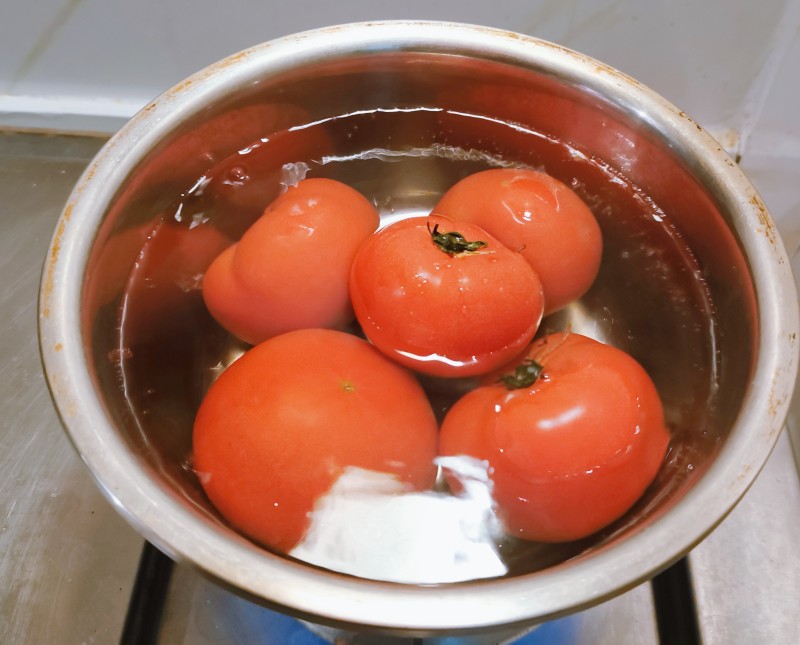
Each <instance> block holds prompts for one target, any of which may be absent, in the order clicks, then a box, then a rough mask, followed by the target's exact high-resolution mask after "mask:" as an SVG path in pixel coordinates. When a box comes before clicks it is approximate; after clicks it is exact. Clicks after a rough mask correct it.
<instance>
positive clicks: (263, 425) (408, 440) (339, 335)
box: [194, 329, 437, 552]
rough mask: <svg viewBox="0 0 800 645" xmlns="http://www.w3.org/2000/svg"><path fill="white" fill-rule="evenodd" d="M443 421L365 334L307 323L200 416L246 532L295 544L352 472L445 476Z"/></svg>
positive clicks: (237, 370) (226, 508)
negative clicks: (440, 440) (441, 471)
mask: <svg viewBox="0 0 800 645" xmlns="http://www.w3.org/2000/svg"><path fill="white" fill-rule="evenodd" d="M436 441H437V426H436V421H435V419H434V416H433V412H432V410H431V407H430V405H429V404H428V401H427V399H426V397H425V394H424V392H423V390H422V388H421V387H420V386H419V384H418V383H417V382H416V380H415V379H414V378H413V376H411V374H410V373H409V372H407V371H406V370H404V369H403V368H401V367H399V366H397V365H395V364H394V363H392V362H391V361H389V360H388V359H386V358H385V357H384V356H383V355H382V354H380V352H378V351H377V350H376V349H375V348H373V347H371V346H370V345H369V344H368V343H366V342H365V341H363V340H361V339H360V338H356V337H355V336H352V335H349V334H346V333H344V332H338V331H333V330H326V329H303V330H299V331H295V332H290V333H287V334H283V335H281V336H277V337H275V338H272V339H270V340H268V341H266V342H264V343H262V344H260V345H258V346H256V347H254V348H253V349H251V350H250V351H248V352H247V353H245V354H244V355H243V356H242V357H241V358H239V359H238V360H237V361H236V362H234V363H233V364H232V365H231V366H230V367H229V368H228V369H227V370H226V371H225V372H223V373H222V375H221V376H220V377H219V379H217V381H216V382H215V383H214V384H213V385H212V386H211V388H210V389H209V391H208V394H207V395H206V397H205V399H204V400H203V403H202V405H201V406H200V409H199V411H198V413H197V417H196V419H195V424H194V464H195V469H196V471H197V473H198V476H199V478H200V481H201V483H202V485H203V488H204V490H205V491H206V493H207V495H208V497H209V499H210V500H211V501H212V503H213V504H214V505H215V506H216V507H217V509H218V510H219V511H220V513H221V514H222V515H223V516H224V517H225V518H226V519H227V520H228V521H230V522H231V524H233V525H234V526H235V527H237V528H238V529H240V530H241V531H242V532H244V533H245V534H247V535H248V536H250V537H252V538H253V539H254V540H257V541H259V542H261V543H263V544H265V545H267V546H270V547H273V548H275V549H278V550H281V551H285V552H288V551H289V550H291V549H292V548H293V547H294V546H295V545H296V544H297V543H298V542H299V541H300V540H301V539H302V537H303V534H304V533H305V531H306V529H307V528H308V525H309V522H310V518H309V513H310V512H311V511H312V509H313V507H314V503H315V502H316V500H317V499H318V498H319V497H320V496H321V495H323V494H324V493H325V492H326V491H328V489H329V488H330V487H331V486H332V485H333V484H334V482H335V481H336V480H337V478H338V477H339V476H340V475H341V474H342V473H343V471H344V470H345V469H346V468H347V467H349V466H353V467H358V468H363V469H367V470H372V471H378V472H383V473H389V474H393V475H395V476H396V477H397V478H398V480H399V481H401V482H402V483H405V484H407V486H408V488H409V489H410V490H412V489H425V488H428V487H430V486H432V484H433V482H434V480H435V474H436V471H435V467H434V465H433V460H434V458H435V456H436Z"/></svg>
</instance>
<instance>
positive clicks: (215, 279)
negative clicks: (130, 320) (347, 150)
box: [203, 179, 379, 344]
mask: <svg viewBox="0 0 800 645" xmlns="http://www.w3.org/2000/svg"><path fill="white" fill-rule="evenodd" d="M378 222H379V217H378V213H377V211H376V210H375V208H374V206H373V205H372V204H371V203H370V202H369V201H367V199H366V198H365V197H364V196H363V195H361V194H360V193H358V192H357V191H356V190H354V189H352V188H350V187H349V186H347V185H345V184H342V183H340V182H338V181H334V180H332V179H306V180H304V181H301V182H299V183H298V184H297V186H292V187H290V188H289V189H288V190H287V191H286V193H284V194H283V195H281V196H280V197H278V199H276V200H275V201H274V202H272V204H270V206H269V207H268V208H267V209H266V211H264V214H263V215H262V216H261V217H260V218H259V219H258V220H257V221H256V222H255V224H253V226H252V227H250V228H249V229H248V230H247V232H246V233H245V234H244V236H243V237H242V239H241V240H240V241H239V242H238V243H237V244H235V245H234V246H232V247H230V248H228V249H227V250H225V251H224V252H223V253H222V254H221V255H220V256H219V257H218V258H217V259H216V260H214V262H213V263H212V265H211V266H210V267H209V269H208V271H207V273H206V275H205V278H204V280H203V297H204V299H205V302H206V306H207V307H208V310H209V311H210V312H211V315H212V316H214V318H216V320H217V321H218V322H219V323H220V324H221V325H222V326H223V327H225V328H226V329H227V330H228V331H230V332H231V333H232V334H234V335H235V336H237V337H239V338H241V339H242V340H244V341H246V342H248V343H251V344H255V343H258V342H261V341H263V340H265V339H267V338H270V337H272V336H275V335H277V334H281V333H284V332H287V331H291V330H294V329H301V328H306V327H331V328H337V327H344V326H345V325H347V324H348V323H349V322H351V321H352V319H353V312H352V309H351V307H350V301H349V297H348V277H349V275H350V265H351V263H352V261H353V257H354V256H355V253H356V250H357V249H358V247H359V245H360V244H361V242H362V241H363V240H364V239H365V238H366V237H368V236H369V235H370V234H371V233H372V232H373V231H375V229H376V228H377V227H378Z"/></svg>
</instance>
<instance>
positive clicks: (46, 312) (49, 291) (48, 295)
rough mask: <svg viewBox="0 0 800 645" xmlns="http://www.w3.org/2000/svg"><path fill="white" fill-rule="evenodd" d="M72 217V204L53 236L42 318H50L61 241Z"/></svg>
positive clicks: (66, 210)
mask: <svg viewBox="0 0 800 645" xmlns="http://www.w3.org/2000/svg"><path fill="white" fill-rule="evenodd" d="M71 216H72V203H69V204H67V205H66V206H65V207H64V212H63V213H62V214H61V217H60V218H59V220H58V226H57V227H56V232H55V233H54V235H53V242H52V244H51V245H50V254H49V255H48V256H47V270H46V272H45V277H44V287H43V290H42V296H43V298H42V299H43V302H44V304H43V305H42V317H43V318H49V317H50V300H51V299H52V297H53V287H54V285H55V274H56V264H57V263H58V256H59V255H60V253H61V240H62V239H63V237H64V229H65V228H66V224H67V222H68V221H69V218H70V217H71Z"/></svg>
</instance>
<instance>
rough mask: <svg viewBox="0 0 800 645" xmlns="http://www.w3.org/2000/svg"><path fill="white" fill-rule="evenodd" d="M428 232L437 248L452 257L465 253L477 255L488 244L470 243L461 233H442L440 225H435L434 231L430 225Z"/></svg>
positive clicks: (480, 242) (478, 241)
mask: <svg viewBox="0 0 800 645" xmlns="http://www.w3.org/2000/svg"><path fill="white" fill-rule="evenodd" d="M428 232H429V233H430V234H431V239H432V240H433V243H434V244H435V245H436V248H438V249H439V250H440V251H443V252H445V253H447V255H451V256H452V255H461V254H463V253H475V251H477V250H478V249H482V248H483V247H484V246H486V242H482V241H481V240H476V241H474V242H468V241H467V240H466V238H465V237H464V236H463V235H461V233H457V232H455V231H451V232H449V233H440V232H439V225H438V224H434V225H433V229H431V225H430V223H428Z"/></svg>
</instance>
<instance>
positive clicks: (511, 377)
mask: <svg viewBox="0 0 800 645" xmlns="http://www.w3.org/2000/svg"><path fill="white" fill-rule="evenodd" d="M542 370H544V365H542V364H541V363H537V362H536V361H535V360H533V359H532V358H529V359H527V360H526V361H525V362H524V363H522V364H521V365H517V367H516V369H515V370H514V373H513V374H504V375H503V376H501V377H500V378H499V379H498V381H499V382H500V383H502V384H503V385H505V386H506V388H507V389H509V390H520V389H522V388H524V387H530V386H531V385H533V384H534V383H535V382H536V379H538V378H539V376H541V374H542Z"/></svg>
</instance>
